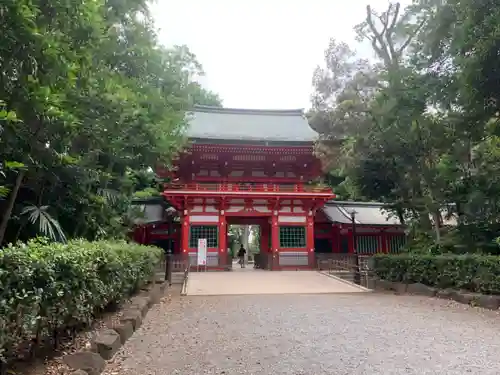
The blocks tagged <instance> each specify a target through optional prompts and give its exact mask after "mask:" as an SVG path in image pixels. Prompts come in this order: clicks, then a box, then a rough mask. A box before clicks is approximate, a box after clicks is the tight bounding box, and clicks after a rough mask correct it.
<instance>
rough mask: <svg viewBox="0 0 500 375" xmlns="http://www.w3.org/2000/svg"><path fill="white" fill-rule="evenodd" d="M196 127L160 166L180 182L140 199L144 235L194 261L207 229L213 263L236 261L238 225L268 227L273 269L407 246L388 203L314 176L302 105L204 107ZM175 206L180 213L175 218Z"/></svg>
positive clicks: (264, 234) (316, 166) (194, 118)
mask: <svg viewBox="0 0 500 375" xmlns="http://www.w3.org/2000/svg"><path fill="white" fill-rule="evenodd" d="M188 135H189V137H190V140H191V146H190V147H189V148H188V149H187V150H186V152H185V153H184V154H183V155H181V156H180V158H179V159H178V160H177V161H176V163H175V167H174V168H173V171H166V170H164V169H161V168H159V170H158V171H157V173H158V174H159V175H160V176H162V177H169V178H170V179H171V181H172V183H170V184H167V185H166V186H165V190H164V192H163V197H164V200H163V201H162V202H161V203H158V201H156V200H150V201H147V202H146V201H141V202H136V204H140V205H142V206H143V207H144V213H145V214H146V215H145V216H146V217H147V220H146V221H145V222H144V223H143V224H142V225H140V226H138V227H137V228H136V230H135V231H134V234H133V235H134V239H135V240H136V241H137V242H140V243H145V244H155V245H158V246H161V247H163V248H165V249H167V248H172V249H173V250H174V253H176V254H178V256H180V257H182V258H186V259H187V258H189V259H190V263H191V264H192V265H195V264H196V258H197V245H198V240H199V239H201V238H205V239H207V243H208V244H207V245H208V250H207V266H208V267H210V268H212V269H224V268H226V267H227V265H228V264H229V262H230V259H229V257H228V249H227V247H228V243H227V230H228V226H229V225H231V224H242V225H246V224H252V225H259V226H260V228H261V243H260V250H261V254H263V255H264V256H266V255H267V257H266V259H267V263H268V268H270V269H287V268H291V269H298V268H311V267H314V265H315V255H316V256H317V257H318V258H322V257H325V256H338V255H339V254H356V253H357V254H363V255H370V254H374V253H377V252H397V251H398V250H399V249H400V248H401V246H403V245H404V242H405V240H406V237H405V234H404V227H403V226H402V225H401V223H400V222H399V220H397V219H395V218H389V217H388V215H387V213H385V212H384V210H383V208H384V205H383V204H381V203H376V202H368V203H361V202H338V201H331V199H332V198H334V197H335V196H334V194H333V193H332V191H331V190H330V189H329V188H325V187H320V186H318V185H315V184H314V183H313V181H315V180H317V179H318V177H320V176H321V174H322V172H321V165H320V162H319V160H318V159H317V158H316V157H315V156H314V154H313V142H314V139H315V138H316V136H317V135H316V133H315V132H314V131H313V130H312V129H311V128H310V127H309V124H308V123H307V120H306V119H305V117H304V116H303V113H302V111H300V110H292V111H275V110H273V111H271V110H241V109H225V108H224V109H223V108H213V107H197V108H196V109H195V111H194V112H193V113H192V114H191V118H190V121H189V128H188ZM168 205H171V206H173V207H174V208H175V209H176V210H177V213H178V219H179V220H178V221H177V222H174V223H170V224H168V221H169V219H167V217H166V211H165V208H166V206H168ZM351 215H355V217H354V220H353V218H352V216H351ZM355 227H356V228H355ZM354 232H356V237H355V236H354ZM172 242H173V246H172V247H170V246H171V245H172ZM168 244H170V245H168ZM329 254H330V255H329ZM269 262H271V264H269Z"/></svg>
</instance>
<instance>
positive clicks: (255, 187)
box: [165, 183, 332, 193]
mask: <svg viewBox="0 0 500 375" xmlns="http://www.w3.org/2000/svg"><path fill="white" fill-rule="evenodd" d="M165 189H167V190H194V191H223V192H240V191H241V192H255V193H269V192H272V193H301V192H303V193H331V192H332V189H331V188H329V187H324V186H312V185H303V184H289V185H279V184H252V183H247V184H245V183H241V184H166V185H165Z"/></svg>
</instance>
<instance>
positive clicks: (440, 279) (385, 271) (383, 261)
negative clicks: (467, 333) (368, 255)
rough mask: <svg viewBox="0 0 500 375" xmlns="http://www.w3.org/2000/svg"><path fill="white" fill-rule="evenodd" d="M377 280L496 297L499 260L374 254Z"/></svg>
mask: <svg viewBox="0 0 500 375" xmlns="http://www.w3.org/2000/svg"><path fill="white" fill-rule="evenodd" d="M373 264H374V271H375V273H376V274H377V276H378V277H380V278H382V279H385V280H389V281H396V282H408V283H422V284H425V285H429V286H433V287H437V288H441V289H445V288H452V289H464V290H468V291H471V292H478V293H483V294H500V257H498V256H494V255H480V254H465V255H455V254H441V255H432V254H399V255H389V254H378V255H376V256H374V263H373Z"/></svg>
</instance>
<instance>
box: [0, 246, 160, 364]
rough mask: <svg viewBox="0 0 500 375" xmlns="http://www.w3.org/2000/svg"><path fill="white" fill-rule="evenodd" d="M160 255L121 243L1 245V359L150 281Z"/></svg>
mask: <svg viewBox="0 0 500 375" xmlns="http://www.w3.org/2000/svg"><path fill="white" fill-rule="evenodd" d="M160 255H161V250H160V249H158V248H155V247H149V246H142V245H138V244H134V243H127V242H124V241H123V242H117V241H95V242H88V241H85V240H73V241H70V242H68V243H66V244H60V243H48V242H46V241H44V240H34V241H31V242H28V243H27V244H19V245H16V246H8V247H6V248H3V249H0V358H2V359H5V357H7V356H9V355H10V354H11V353H12V352H13V351H15V349H17V348H19V345H20V344H22V343H25V342H28V341H29V340H34V341H35V342H36V340H37V339H38V338H41V337H47V336H48V335H53V334H54V333H55V332H58V331H61V330H63V329H66V328H69V327H75V326H79V325H82V324H88V323H90V322H91V321H92V319H93V318H94V314H95V313H96V312H97V311H99V310H101V309H103V308H105V307H106V306H108V305H110V304H116V303H119V302H120V301H122V300H123V299H125V298H126V297H128V296H129V295H130V294H131V293H132V292H133V291H134V290H136V289H137V288H138V287H139V286H140V284H142V283H144V282H145V281H146V280H147V279H149V278H150V277H151V275H152V274H153V272H154V269H155V266H156V265H157V264H158V262H159V258H160ZM8 350H9V352H7V351H8Z"/></svg>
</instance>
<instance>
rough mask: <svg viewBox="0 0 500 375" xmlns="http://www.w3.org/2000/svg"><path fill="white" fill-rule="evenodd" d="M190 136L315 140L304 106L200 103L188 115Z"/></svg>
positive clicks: (289, 140)
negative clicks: (265, 107)
mask: <svg viewBox="0 0 500 375" xmlns="http://www.w3.org/2000/svg"><path fill="white" fill-rule="evenodd" d="M188 123H189V126H188V136H189V137H190V138H197V139H208V140H210V139H212V140H237V141H270V142H312V141H314V140H315V139H316V138H317V133H316V132H315V131H314V130H312V129H311V127H310V126H309V123H308V122H307V119H306V117H305V116H304V113H303V111H302V110H301V109H294V110H260V109H259V110H257V109H234V108H216V107H207V106H197V107H195V108H194V111H193V112H191V113H189V114H188Z"/></svg>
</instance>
